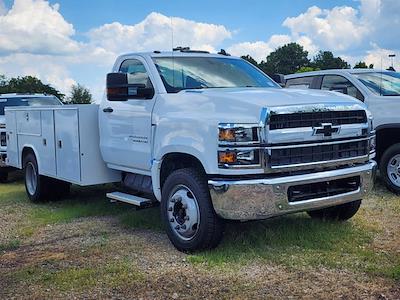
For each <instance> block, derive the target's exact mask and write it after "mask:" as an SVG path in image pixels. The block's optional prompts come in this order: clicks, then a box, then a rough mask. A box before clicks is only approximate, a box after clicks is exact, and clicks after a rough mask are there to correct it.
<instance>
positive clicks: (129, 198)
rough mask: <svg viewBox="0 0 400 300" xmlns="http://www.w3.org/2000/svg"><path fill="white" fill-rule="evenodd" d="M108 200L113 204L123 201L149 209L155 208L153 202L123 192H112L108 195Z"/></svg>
mask: <svg viewBox="0 0 400 300" xmlns="http://www.w3.org/2000/svg"><path fill="white" fill-rule="evenodd" d="M106 196H107V198H109V199H111V201H112V202H116V201H121V202H125V203H128V204H132V205H135V206H138V207H149V206H153V201H151V200H150V199H147V198H142V197H138V196H134V195H131V194H127V193H122V192H112V193H107V194H106Z"/></svg>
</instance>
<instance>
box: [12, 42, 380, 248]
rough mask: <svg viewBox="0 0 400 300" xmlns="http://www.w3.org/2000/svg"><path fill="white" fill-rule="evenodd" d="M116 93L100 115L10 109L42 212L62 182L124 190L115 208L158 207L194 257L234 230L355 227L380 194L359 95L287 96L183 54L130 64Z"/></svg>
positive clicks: (234, 69) (20, 155)
mask: <svg viewBox="0 0 400 300" xmlns="http://www.w3.org/2000/svg"><path fill="white" fill-rule="evenodd" d="M106 83H107V86H106V93H105V95H104V98H103V99H102V101H101V103H100V105H73V106H68V107H67V106H66V107H65V108H64V107H59V108H55V107H45V108H42V109H33V108H7V109H6V117H7V134H8V135H9V139H10V142H13V145H14V147H13V148H12V149H13V152H12V154H13V155H10V157H9V164H10V165H12V166H15V167H18V168H23V169H24V170H25V185H26V191H27V194H28V196H29V198H30V199H31V200H32V201H34V202H36V201H40V200H42V199H44V198H45V197H46V196H48V195H49V194H50V195H51V194H52V193H53V192H52V190H49V186H52V187H59V186H62V182H67V183H74V184H79V185H93V184H103V183H107V182H120V183H121V185H120V188H119V189H118V190H117V191H115V192H112V193H108V194H107V197H108V198H110V199H112V200H114V201H123V202H126V203H130V204H134V205H138V206H140V207H146V206H148V205H154V204H160V213H161V218H162V220H163V222H164V224H165V229H166V232H167V235H168V237H169V239H170V240H171V242H172V243H173V245H174V246H175V247H176V248H177V249H179V250H181V251H195V250H200V249H210V248H213V247H216V246H217V245H218V243H219V242H220V240H221V238H222V235H223V231H224V220H238V221H249V220H258V219H266V218H271V217H276V216H280V215H284V214H289V213H296V212H303V211H305V212H307V213H308V214H309V215H310V217H312V218H317V219H322V220H336V221H345V220H347V219H349V218H351V217H352V216H353V215H354V214H356V212H357V211H358V209H359V207H360V205H361V199H363V197H364V196H365V195H366V194H367V193H368V192H369V191H370V189H371V188H372V185H373V180H374V174H375V167H376V163H375V162H374V161H372V160H371V159H372V158H373V157H374V156H375V148H374V145H375V136H374V132H373V128H372V116H371V114H370V113H369V111H368V110H367V109H366V107H365V105H364V104H362V103H360V102H359V101H357V100H355V99H353V98H351V97H349V96H346V95H343V94H339V93H334V92H329V93H326V92H321V91H317V90H294V89H282V88H281V87H280V86H279V85H277V84H276V83H275V82H274V81H273V80H272V79H271V78H269V77H268V76H267V75H265V74H264V73H263V72H262V71H261V70H259V69H257V68H256V67H254V66H253V65H251V64H249V63H248V62H246V61H245V60H243V59H241V58H237V57H232V56H229V55H228V54H227V53H226V52H225V51H221V52H220V53H218V54H210V53H208V52H204V51H193V50H190V49H187V48H178V49H176V51H173V52H160V51H154V52H147V53H131V54H126V55H121V56H120V57H118V58H117V59H116V62H115V64H114V66H113V68H112V71H111V73H109V74H107V80H106ZM26 114H29V115H32V118H29V120H26V119H24V118H23V116H25V115H26ZM29 122H36V123H37V124H41V126H40V128H37V129H35V135H32V134H31V132H32V126H29ZM9 124H10V126H9ZM21 128H22V129H21ZM24 128H26V129H24ZM10 151H11V150H10ZM54 180H56V181H57V182H56V183H54ZM48 182H53V183H52V184H51V185H48V184H46V183H48ZM57 190H61V188H57Z"/></svg>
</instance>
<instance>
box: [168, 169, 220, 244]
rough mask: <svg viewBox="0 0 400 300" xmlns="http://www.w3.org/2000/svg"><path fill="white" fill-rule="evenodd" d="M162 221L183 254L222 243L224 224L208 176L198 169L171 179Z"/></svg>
mask: <svg viewBox="0 0 400 300" xmlns="http://www.w3.org/2000/svg"><path fill="white" fill-rule="evenodd" d="M161 217H162V220H163V222H164V225H165V228H166V231H167V235H168V237H169V239H170V240H171V242H172V244H173V245H174V246H175V247H176V248H177V249H178V250H179V251H183V252H191V251H195V250H202V249H211V248H214V247H216V246H217V245H218V244H219V242H220V241H221V239H222V233H223V221H222V220H221V219H220V218H218V216H217V215H216V213H215V211H214V208H213V206H212V202H211V196H210V192H209V189H208V186H207V180H206V178H205V176H203V175H202V174H201V173H200V172H199V171H197V170H196V169H192V168H187V169H179V170H176V171H174V172H172V173H171V175H169V176H168V178H167V180H166V181H165V183H164V186H163V189H162V199H161Z"/></svg>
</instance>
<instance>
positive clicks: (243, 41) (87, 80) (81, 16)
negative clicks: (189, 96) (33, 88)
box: [0, 0, 400, 99]
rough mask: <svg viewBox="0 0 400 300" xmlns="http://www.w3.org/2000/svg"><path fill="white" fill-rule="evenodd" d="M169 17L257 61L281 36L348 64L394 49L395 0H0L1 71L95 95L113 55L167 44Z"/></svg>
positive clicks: (202, 39) (178, 27)
mask: <svg viewBox="0 0 400 300" xmlns="http://www.w3.org/2000/svg"><path fill="white" fill-rule="evenodd" d="M170 18H172V23H173V27H174V37H175V42H176V44H175V46H177V45H185V46H186V45H188V46H192V47H195V48H201V49H207V50H210V51H216V50H219V49H220V48H225V49H227V50H228V51H229V52H231V53H232V54H234V55H245V54H250V55H252V56H253V57H254V58H255V59H257V60H259V61H260V60H262V59H265V57H266V56H267V55H268V54H269V53H270V52H271V51H273V50H274V49H275V48H276V47H279V46H282V45H284V44H285V43H288V42H298V43H300V44H301V45H302V46H303V47H304V48H305V49H306V50H307V51H308V52H309V56H310V57H312V56H313V55H315V53H316V52H317V51H318V50H320V49H322V50H331V51H333V52H334V54H335V55H340V56H341V57H343V58H345V59H346V60H347V61H349V62H350V63H351V64H354V63H355V62H357V61H359V60H364V61H366V62H367V63H374V64H375V65H376V66H379V65H380V60H381V58H382V61H383V67H385V66H387V65H388V64H389V63H390V61H389V60H388V58H387V55H388V54H389V53H397V54H398V56H400V53H399V50H400V30H398V29H397V28H399V26H400V1H398V0H348V1H345V0H337V1H310V0H296V1H293V0H292V1H288V0H281V1H265V0H264V1H261V0H259V1H255V0H253V1H252V0H248V1H237V0H231V1H222V0H221V1H215V0H214V1H210V0H206V1H181V0H176V1H165V0H164V1H151V0H137V1H134V0H130V1H128V0H119V1H110V0H109V1H106V0H97V1H94V0H85V1H83V0H81V1H77V0H59V1H53V0H51V1H45V0H15V1H14V0H0V74H5V75H6V76H9V77H11V76H18V75H30V74H31V75H35V76H37V77H39V78H40V79H41V80H43V81H45V82H47V83H50V84H52V85H53V86H55V87H56V88H58V89H60V90H62V91H63V92H64V93H68V92H69V89H70V86H71V85H72V84H75V83H78V82H79V83H81V84H84V85H85V86H87V87H89V88H90V89H91V91H92V92H93V94H94V96H95V98H96V99H99V98H100V97H101V94H102V90H103V88H104V78H105V74H106V72H107V71H108V70H109V69H110V68H111V65H112V63H113V60H114V59H115V57H116V56H117V55H119V54H121V53H124V52H134V51H145V50H148V51H151V50H154V49H160V50H166V49H170V48H171V28H170V27H171V22H170V20H171V19H170ZM397 59H398V58H396V66H398V62H397Z"/></svg>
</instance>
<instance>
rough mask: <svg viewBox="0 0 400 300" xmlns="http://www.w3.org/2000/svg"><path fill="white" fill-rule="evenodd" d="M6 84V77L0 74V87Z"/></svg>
mask: <svg viewBox="0 0 400 300" xmlns="http://www.w3.org/2000/svg"><path fill="white" fill-rule="evenodd" d="M6 84H7V78H6V76H4V75H0V88H1V87H3V86H5V85H6Z"/></svg>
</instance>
